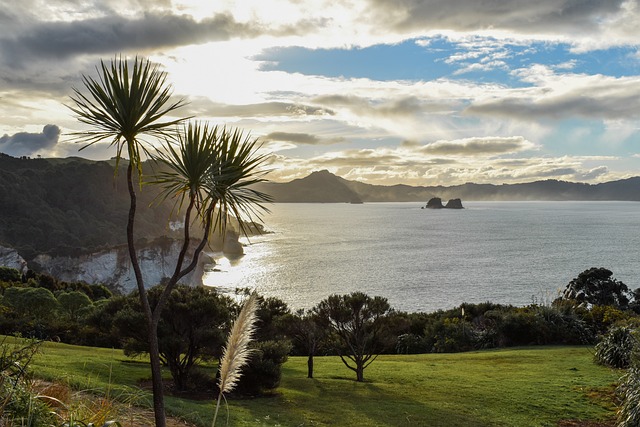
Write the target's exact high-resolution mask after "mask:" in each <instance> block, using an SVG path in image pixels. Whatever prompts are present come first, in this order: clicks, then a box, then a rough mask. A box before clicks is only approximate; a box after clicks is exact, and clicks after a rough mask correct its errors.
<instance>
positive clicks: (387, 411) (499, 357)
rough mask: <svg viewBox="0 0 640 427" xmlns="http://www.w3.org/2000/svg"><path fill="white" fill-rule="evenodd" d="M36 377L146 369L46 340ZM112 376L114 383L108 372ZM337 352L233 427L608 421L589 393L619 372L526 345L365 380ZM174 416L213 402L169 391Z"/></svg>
mask: <svg viewBox="0 0 640 427" xmlns="http://www.w3.org/2000/svg"><path fill="white" fill-rule="evenodd" d="M32 366H33V369H34V370H35V371H36V372H37V374H38V375H39V376H42V377H45V378H48V379H57V380H62V381H65V382H68V383H70V384H73V385H74V386H76V387H79V388H81V389H94V388H95V389H99V388H102V389H104V388H106V387H109V388H110V393H111V394H112V395H115V394H117V393H121V390H122V386H129V387H133V389H128V390H129V391H125V392H124V396H125V397H131V396H137V397H139V396H140V395H141V393H140V391H138V390H136V388H135V386H136V384H137V382H138V381H139V380H141V379H145V378H147V377H148V376H149V372H148V368H147V367H146V365H145V364H144V363H141V362H140V361H136V360H132V359H128V358H126V357H124V356H123V355H122V353H121V352H120V351H117V350H106V349H91V348H83V347H73V346H68V345H63V344H53V343H47V344H46V345H45V346H44V348H43V351H42V354H41V355H39V356H38V358H37V359H36V360H35V361H34V362H33V365H32ZM110 376H111V381H110V383H111V385H110V386H109V378H110ZM354 376H355V375H352V372H351V371H349V370H347V369H346V368H345V367H344V365H342V362H340V360H339V359H337V358H333V357H322V358H316V378H315V379H313V380H309V379H307V378H306V359H305V358H297V357H294V358H291V359H290V360H289V362H287V363H286V364H285V366H284V368H283V379H282V384H281V387H280V388H279V389H278V392H279V394H278V395H277V396H275V397H270V398H262V399H253V400H234V401H230V403H229V410H230V417H231V421H230V425H234V426H245V425H246V426H249V425H251V426H254V425H264V426H271V425H281V426H302V425H304V426H324V425H336V426H347V425H348V426H404V425H406V426H553V425H557V422H558V421H559V420H563V419H582V420H601V419H606V418H608V417H612V416H613V412H612V407H611V406H610V405H609V407H606V404H604V405H603V404H601V403H600V404H599V403H597V402H594V401H593V400H590V399H589V398H588V394H600V392H602V391H606V390H610V389H611V384H613V383H614V382H615V381H616V380H617V379H618V377H619V376H620V372H617V371H612V370H609V369H606V368H603V367H600V366H596V365H595V364H593V362H592V353H591V351H590V349H588V348H585V347H546V348H524V349H510V350H499V351H484V352H472V353H461V354H447V355H434V354H429V355H415V356H381V357H380V358H379V359H378V360H376V361H375V362H374V363H373V364H372V365H371V366H370V367H369V368H368V369H367V370H366V371H365V380H366V382H365V383H356V382H355V381H353V378H354ZM167 406H168V408H169V411H170V412H172V413H174V414H175V413H180V414H182V415H183V416H185V418H186V419H190V420H192V421H196V422H198V424H201V425H210V422H211V417H212V409H213V402H212V401H198V402H196V401H185V400H181V399H177V398H171V397H169V398H168V399H167Z"/></svg>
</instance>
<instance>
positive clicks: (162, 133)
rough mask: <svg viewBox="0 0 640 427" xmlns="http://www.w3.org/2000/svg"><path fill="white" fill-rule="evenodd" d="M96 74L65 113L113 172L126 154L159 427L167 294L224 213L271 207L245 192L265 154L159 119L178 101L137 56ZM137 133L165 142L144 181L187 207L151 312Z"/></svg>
mask: <svg viewBox="0 0 640 427" xmlns="http://www.w3.org/2000/svg"><path fill="white" fill-rule="evenodd" d="M97 71H98V74H99V77H98V78H97V79H94V78H92V77H86V76H83V80H82V81H83V84H84V86H85V89H86V90H87V92H88V93H86V94H85V93H83V92H81V91H79V90H77V89H74V95H73V96H72V97H71V99H72V100H73V101H74V102H75V106H72V107H69V108H70V109H71V110H72V111H73V112H74V113H75V114H76V115H77V117H78V119H79V120H80V121H81V122H83V123H85V124H88V125H90V126H92V127H93V129H91V130H88V131H85V132H79V133H76V134H75V136H76V137H77V138H78V139H82V140H84V141H85V142H86V145H85V146H84V147H83V148H85V147H87V146H90V145H92V144H95V143H97V142H101V141H105V140H106V141H108V142H109V143H110V144H111V146H115V148H116V158H117V161H116V171H117V167H118V162H119V160H120V158H121V157H122V155H123V151H124V150H125V149H126V153H127V154H128V156H129V164H128V167H127V187H128V191H129V196H130V208H129V217H128V222H127V245H128V250H129V258H130V260H131V265H132V268H133V271H134V273H135V277H136V282H137V286H138V294H139V295H140V302H141V304H142V308H143V311H144V314H145V318H146V321H147V333H148V340H149V359H150V362H151V379H152V385H153V406H154V416H155V424H156V427H165V426H166V418H165V413H164V395H163V386H162V375H161V366H160V363H161V361H160V354H159V342H158V323H159V321H160V314H161V312H162V309H163V307H164V304H165V302H166V299H167V296H168V294H169V293H170V292H171V290H172V289H173V288H174V287H175V285H176V284H177V283H178V281H179V280H180V279H181V278H182V277H184V276H185V275H187V274H189V273H190V272H191V271H192V270H193V269H194V268H195V267H196V265H197V262H198V257H199V255H200V253H201V251H202V250H203V249H204V247H205V246H206V244H207V242H208V239H209V237H210V234H211V231H212V230H213V229H214V228H216V226H219V227H220V228H221V229H222V230H224V226H225V225H226V216H227V215H228V213H232V214H234V215H236V217H237V218H238V219H241V218H243V217H245V216H246V217H249V218H251V217H253V216H257V215H256V214H258V213H259V212H261V211H263V210H266V208H264V206H263V205H262V203H263V202H267V201H269V197H268V196H267V195H265V194H263V193H260V192H258V191H255V190H253V189H250V188H249V186H250V185H252V184H254V183H257V182H261V181H264V179H263V178H262V173H263V172H262V169H261V168H262V165H263V164H264V161H265V156H264V155H258V154H257V151H258V149H259V146H258V144H257V141H256V140H251V139H250V138H249V137H248V136H247V137H245V136H244V135H243V133H242V131H239V130H235V131H227V130H226V129H222V130H219V129H218V128H213V129H211V128H209V127H208V126H207V125H204V124H199V123H195V124H190V125H188V126H186V125H184V126H182V127H180V126H177V127H176V126H175V125H179V124H180V123H181V122H183V120H184V119H174V120H165V119H164V117H165V116H166V115H168V114H171V113H173V112H174V111H175V110H176V109H178V108H179V107H181V106H182V105H184V102H183V101H182V100H180V101H175V102H172V101H171V94H172V91H171V87H170V85H168V84H167V82H166V74H165V73H163V72H161V71H160V69H159V68H158V66H157V65H153V64H152V63H151V62H149V61H148V60H143V59H139V58H135V60H134V61H133V65H132V66H131V67H130V65H129V62H128V61H127V60H126V59H122V58H116V59H115V60H113V61H112V62H111V64H110V65H107V64H105V63H104V62H102V61H101V63H100V67H97ZM143 135H146V136H153V137H160V138H161V139H162V140H164V142H165V144H164V147H163V149H162V150H160V154H158V155H157V156H155V159H156V160H157V161H158V162H159V163H160V164H161V165H162V166H163V172H161V173H160V174H159V175H158V176H156V177H155V178H154V179H152V180H151V181H150V183H151V184H155V185H157V186H160V189H161V193H160V194H161V196H160V197H161V199H163V200H166V199H173V200H174V201H175V203H176V211H177V212H178V213H180V212H182V211H181V209H182V208H183V207H184V208H185V210H184V224H185V226H184V230H183V239H184V241H183V244H182V247H181V251H180V253H179V256H178V259H177V262H176V266H175V270H174V273H173V274H172V276H171V278H170V279H169V281H168V283H167V285H166V286H165V289H164V292H163V294H162V296H161V297H160V298H159V300H158V302H157V304H156V305H155V307H151V305H150V303H149V299H148V295H147V293H146V289H145V283H144V278H143V276H142V272H141V269H140V265H139V262H138V257H137V253H136V248H135V241H134V224H135V215H136V201H137V197H136V188H135V186H134V173H137V177H138V181H139V184H140V190H141V189H142V185H141V184H142V182H143V181H142V156H141V154H142V153H144V154H146V155H150V153H151V147H150V146H147V145H146V144H147V142H145V141H143V140H142V139H141V138H142V136H143ZM253 204H257V206H253ZM258 219H259V215H258ZM196 220H199V221H200V222H201V224H202V226H203V227H202V228H203V229H204V234H203V236H202V237H201V238H200V240H199V242H198V244H197V246H196V248H195V250H194V251H193V252H192V253H191V256H190V258H187V252H188V248H189V243H190V241H191V230H190V227H191V225H192V223H193V222H194V221H196ZM241 224H242V223H241Z"/></svg>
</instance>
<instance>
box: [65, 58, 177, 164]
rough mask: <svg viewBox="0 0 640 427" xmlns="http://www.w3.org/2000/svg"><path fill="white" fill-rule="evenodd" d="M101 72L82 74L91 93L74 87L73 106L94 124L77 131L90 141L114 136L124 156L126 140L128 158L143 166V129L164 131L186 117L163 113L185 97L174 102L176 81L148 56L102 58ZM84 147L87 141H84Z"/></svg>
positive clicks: (156, 132) (153, 132) (151, 132)
mask: <svg viewBox="0 0 640 427" xmlns="http://www.w3.org/2000/svg"><path fill="white" fill-rule="evenodd" d="M96 70H97V71H98V78H97V79H94V78H93V77H87V76H82V82H83V84H84V86H85V88H86V89H87V91H88V93H87V94H85V93H82V92H81V91H79V90H78V89H75V88H74V89H73V91H74V95H72V96H71V99H72V100H73V101H74V102H75V106H70V107H69V108H70V109H71V110H72V111H73V112H74V113H75V114H76V115H77V117H78V120H80V121H81V122H83V123H86V124H88V125H90V126H91V127H92V129H91V130H88V131H85V132H78V133H76V134H75V135H76V137H77V138H79V139H80V138H81V139H84V140H85V142H86V145H85V147H86V146H89V145H92V144H94V143H96V142H99V141H103V140H110V143H111V145H115V146H116V148H117V158H118V160H119V159H120V157H121V155H122V150H123V148H124V146H125V145H126V147H127V153H128V155H129V159H130V161H131V162H132V164H134V165H135V166H136V167H137V169H138V171H139V172H140V171H141V156H140V152H141V151H144V152H146V151H147V149H146V148H145V147H144V145H142V144H141V143H140V140H139V136H140V135H142V134H146V135H152V136H163V135H167V134H168V133H169V129H170V128H171V127H173V125H175V124H176V123H179V122H181V121H182V120H184V119H175V120H167V121H161V119H162V118H163V117H164V116H165V115H167V114H168V113H171V112H172V111H174V110H176V109H177V108H179V107H181V106H183V105H184V101H183V100H178V101H175V102H170V100H171V94H172V91H171V87H170V86H169V85H168V84H167V83H166V73H164V72H162V71H161V70H160V69H159V68H158V65H156V64H152V63H151V62H150V61H149V60H147V59H141V58H137V57H136V58H135V59H134V60H133V64H132V65H131V66H130V64H129V61H127V60H126V59H123V58H116V59H114V60H112V61H111V63H110V64H105V63H104V61H100V67H96ZM83 148H84V147H83Z"/></svg>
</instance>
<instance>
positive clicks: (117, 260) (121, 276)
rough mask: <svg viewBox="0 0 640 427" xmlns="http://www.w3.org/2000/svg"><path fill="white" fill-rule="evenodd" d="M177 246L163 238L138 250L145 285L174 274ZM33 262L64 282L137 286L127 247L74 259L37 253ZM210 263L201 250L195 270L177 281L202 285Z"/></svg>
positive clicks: (131, 287)
mask: <svg viewBox="0 0 640 427" xmlns="http://www.w3.org/2000/svg"><path fill="white" fill-rule="evenodd" d="M180 248H181V242H180V241H177V240H175V241H174V240H164V241H163V242H162V243H161V244H150V245H148V246H147V247H145V248H143V249H140V250H139V251H138V259H139V262H140V269H141V270H142V277H143V278H144V282H145V286H146V287H152V286H155V285H158V284H160V283H161V282H162V280H163V279H164V278H167V277H170V276H171V275H172V274H173V270H174V268H175V265H176V260H177V259H178V254H179V252H180ZM190 260H191V258H189V257H187V258H185V266H186V265H187V263H188V262H189V261H190ZM34 262H35V263H37V264H38V270H39V271H41V272H43V273H47V274H49V275H51V276H53V277H56V278H57V279H59V280H63V281H65V282H86V283H91V284H98V283H102V284H106V285H114V286H118V287H121V288H122V289H123V290H124V291H125V292H129V291H131V290H133V289H136V288H137V284H136V279H135V275H134V272H133V268H132V266H131V261H130V259H129V252H128V249H127V247H126V246H119V247H117V248H113V249H110V250H105V251H101V252H95V253H92V254H89V255H83V256H80V257H76V258H71V257H51V256H49V255H38V256H37V257H36V258H35V259H34ZM213 262H214V261H213V259H211V257H209V256H208V255H207V254H205V253H204V252H203V253H202V254H201V255H200V258H199V260H198V264H197V266H196V268H195V269H194V271H192V272H191V273H189V274H188V275H186V276H185V277H183V278H182V279H181V280H180V283H184V284H188V285H192V286H197V285H201V284H202V276H203V274H204V268H205V266H206V265H207V264H211V263H213Z"/></svg>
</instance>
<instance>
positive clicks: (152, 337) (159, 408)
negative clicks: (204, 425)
mask: <svg viewBox="0 0 640 427" xmlns="http://www.w3.org/2000/svg"><path fill="white" fill-rule="evenodd" d="M127 187H128V190H129V199H130V202H131V204H130V206H129V219H128V222H127V246H128V248H129V258H130V260H131V266H132V267H133V272H134V273H135V276H136V283H137V285H138V294H139V295H140V303H141V304H142V309H143V311H144V314H145V317H146V319H147V326H148V328H147V329H148V334H149V335H148V337H147V338H148V340H149V358H150V360H151V382H152V384H153V412H154V417H155V422H156V427H166V425H167V423H166V418H165V413H164V390H163V387H162V371H161V367H160V351H159V347H158V322H154V318H153V313H152V311H151V306H150V305H149V298H148V297H147V292H146V290H145V288H144V280H143V277H142V271H141V270H140V264H139V263H138V255H137V254H136V248H135V242H134V235H133V226H134V223H135V218H136V204H137V198H136V190H135V188H134V184H133V164H132V163H131V161H129V166H128V167H127Z"/></svg>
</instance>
